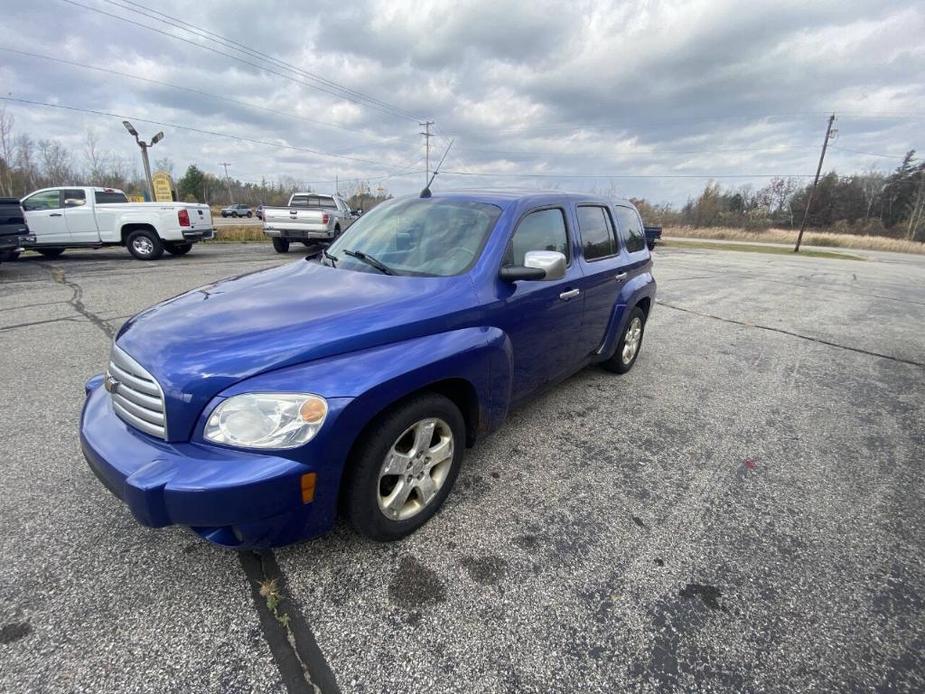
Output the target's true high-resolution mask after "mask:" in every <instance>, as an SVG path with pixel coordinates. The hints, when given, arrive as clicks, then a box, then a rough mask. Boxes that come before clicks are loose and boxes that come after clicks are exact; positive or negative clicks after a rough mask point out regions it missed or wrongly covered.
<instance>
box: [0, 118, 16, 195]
mask: <svg viewBox="0 0 925 694" xmlns="http://www.w3.org/2000/svg"><path fill="white" fill-rule="evenodd" d="M13 122H14V118H13V114H12V113H7V111H6V106H3V107H0V184H2V186H3V194H4V195H13V164H14V162H13V159H14V158H15V155H16V149H15V145H14V142H13Z"/></svg>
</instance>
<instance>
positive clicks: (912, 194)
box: [634, 150, 925, 241]
mask: <svg viewBox="0 0 925 694" xmlns="http://www.w3.org/2000/svg"><path fill="white" fill-rule="evenodd" d="M811 188H812V182H811V181H810V182H805V181H803V180H800V179H795V178H774V179H771V181H770V182H769V183H768V184H767V185H766V186H764V187H763V188H759V189H757V190H756V189H754V188H752V187H751V186H748V185H746V186H740V187H738V188H724V187H722V186H720V185H719V184H717V183H716V182H714V181H711V182H709V183H707V185H706V186H705V187H704V189H703V192H702V193H700V195H698V196H697V197H696V198H692V199H690V200H688V201H687V203H686V204H685V205H684V206H683V207H681V208H680V209H675V208H673V207H671V206H670V205H653V204H651V203H649V202H648V201H646V200H634V202H635V203H636V205H637V206H638V207H639V208H640V211H641V212H642V214H643V218H645V219H646V220H647V221H649V220H651V221H652V222H655V223H660V224H666V225H672V224H673V225H689V226H699V227H716V226H723V227H744V228H747V229H767V228H770V227H783V228H794V227H799V226H800V224H801V222H802V221H803V214H804V211H805V209H806V202H807V199H808V197H809V194H810V190H811ZM807 224H808V226H810V227H814V228H824V229H830V230H833V231H836V232H844V233H855V234H871V235H886V236H895V237H904V238H908V239H913V240H919V241H921V240H925V162H919V161H917V160H916V158H915V151H914V150H912V151H910V152H908V153H907V154H906V156H905V157H904V158H903V161H902V163H900V165H899V166H898V167H896V169H895V170H894V171H893V172H892V173H889V174H885V173H882V172H879V171H875V170H871V171H867V172H864V173H860V174H851V175H848V176H840V175H838V174H837V173H836V172H834V171H830V172H829V173H827V174H825V175H823V176H822V177H821V178H820V179H819V184H818V186H817V187H816V192H815V194H814V196H813V203H812V208H811V210H810V213H809V217H808V219H807Z"/></svg>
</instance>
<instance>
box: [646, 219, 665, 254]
mask: <svg viewBox="0 0 925 694" xmlns="http://www.w3.org/2000/svg"><path fill="white" fill-rule="evenodd" d="M643 230H644V231H645V232H646V245H647V246H648V247H649V250H650V251H654V250H655V244H656V243H658V242H659V241H661V240H662V227H661V226H660V225H659V226H647V227H643Z"/></svg>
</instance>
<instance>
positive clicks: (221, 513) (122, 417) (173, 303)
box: [80, 192, 655, 548]
mask: <svg viewBox="0 0 925 694" xmlns="http://www.w3.org/2000/svg"><path fill="white" fill-rule="evenodd" d="M651 268H652V262H651V256H650V254H649V250H648V249H647V248H646V240H645V235H644V233H643V229H642V221H641V219H640V217H639V214H638V213H637V212H636V210H635V208H633V206H632V205H631V204H630V203H619V204H616V205H614V204H611V203H609V202H606V201H604V200H603V199H601V198H597V197H594V196H589V195H578V194H560V193H543V194H514V193H493V192H465V193H456V194H454V193H435V194H434V195H433V197H431V198H417V197H405V198H399V199H395V200H390V201H388V202H385V203H383V204H381V205H379V206H378V207H376V208H375V209H374V210H372V211H370V212H368V213H367V214H365V215H363V217H362V218H361V219H359V220H358V221H357V222H356V224H354V225H353V227H351V228H350V229H349V230H348V231H347V232H345V233H344V234H343V235H342V236H341V237H340V238H339V239H337V240H336V241H335V242H334V243H333V244H332V245H331V246H330V248H328V249H327V250H326V251H325V252H324V253H322V254H321V255H320V256H318V257H317V258H315V259H306V260H303V261H299V262H295V263H290V264H287V265H283V266H281V267H276V268H273V269H270V270H265V271H262V272H257V273H250V274H246V275H242V276H239V277H236V278H231V279H228V280H223V281H220V282H217V283H215V284H211V285H207V286H205V287H202V288H201V289H197V290H195V291H191V292H188V293H186V294H183V295H181V296H178V297H176V298H173V299H170V300H168V301H165V302H163V303H161V304H159V305H157V306H156V307H154V308H152V309H149V310H147V311H143V312H142V313H140V314H138V315H137V316H135V317H134V318H132V319H131V320H129V321H128V322H127V323H125V324H124V326H123V327H122V329H121V330H120V331H119V334H118V335H117V337H116V340H115V343H114V344H113V347H112V353H111V358H110V362H109V367H108V369H107V370H106V373H105V375H99V376H95V377H93V378H92V379H90V380H89V381H88V382H87V385H86V394H87V398H86V401H85V404H84V408H83V413H82V416H81V424H80V439H81V445H82V447H83V452H84V455H85V456H86V459H87V461H88V463H89V465H90V467H91V468H92V469H93V470H94V472H95V473H96V474H97V475H98V476H99V478H100V480H101V481H102V482H103V484H104V485H105V486H106V487H108V488H109V489H110V490H111V491H112V492H113V493H114V494H115V495H116V496H118V497H119V498H120V499H122V500H123V501H124V502H125V503H126V505H128V507H129V508H130V509H131V510H132V512H133V514H134V515H135V517H136V518H137V519H138V520H139V521H140V522H141V523H143V524H145V525H148V526H152V527H161V526H166V525H170V524H179V525H184V526H188V527H189V528H191V529H192V530H193V531H194V532H195V533H197V534H198V535H200V536H201V537H203V538H205V539H207V540H210V541H212V542H214V543H217V544H220V545H224V546H228V547H236V548H245V547H267V546H275V545H281V544H286V543H289V542H294V541H297V540H301V539H305V538H309V537H313V536H315V535H318V534H319V533H322V532H324V531H326V530H328V529H329V528H331V526H332V524H333V522H334V519H335V516H336V515H337V513H338V508H342V509H343V512H344V513H345V514H346V517H347V518H348V519H349V520H350V522H351V523H352V524H353V526H354V527H355V528H356V529H357V530H358V531H359V532H360V533H362V534H364V535H366V536H368V537H370V538H373V539H376V540H395V539H398V538H401V537H403V536H405V535H407V534H408V533H410V532H412V531H413V530H415V529H416V528H418V527H420V526H421V525H422V524H423V523H424V522H425V521H427V519H428V518H430V517H431V516H432V515H433V514H434V513H435V512H436V511H437V510H438V509H439V508H440V506H441V504H443V502H444V500H445V499H446V497H447V495H448V494H449V493H450V489H451V488H452V486H453V481H454V480H455V479H456V475H457V474H458V472H459V468H460V465H461V464H462V460H463V454H464V451H465V448H466V447H467V446H471V445H472V444H473V442H474V441H475V440H476V439H477V438H479V437H481V436H484V435H485V434H487V433H489V432H491V431H493V430H495V429H497V428H498V427H499V426H501V424H502V423H503V421H504V419H505V417H506V415H507V413H508V412H509V411H510V409H511V406H512V405H513V404H514V403H517V402H521V401H523V400H525V399H527V398H530V397H531V396H533V395H534V394H535V393H536V392H537V391H538V390H539V389H541V388H544V387H546V386H549V385H550V384H553V383H556V382H558V381H560V380H562V379H563V378H565V377H567V376H568V375H569V374H571V373H574V372H575V371H577V370H579V369H581V368H582V367H584V366H586V365H588V364H592V363H600V364H602V365H603V366H604V367H605V368H607V369H609V370H611V371H614V372H616V373H626V372H627V371H629V370H630V369H631V368H632V367H633V365H634V364H635V363H636V360H637V358H638V356H639V350H640V347H641V345H642V340H643V332H644V330H645V325H646V320H647V318H648V317H649V315H650V312H651V310H652V308H653V307H654V302H655V280H654V279H653V277H652V273H651ZM576 421H577V420H576ZM563 464H565V463H563ZM578 474H581V473H580V471H579V472H578Z"/></svg>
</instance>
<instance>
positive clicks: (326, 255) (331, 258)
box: [321, 248, 340, 267]
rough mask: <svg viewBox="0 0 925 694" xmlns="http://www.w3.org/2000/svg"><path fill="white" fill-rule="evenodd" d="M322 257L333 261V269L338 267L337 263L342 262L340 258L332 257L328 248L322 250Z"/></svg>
mask: <svg viewBox="0 0 925 694" xmlns="http://www.w3.org/2000/svg"><path fill="white" fill-rule="evenodd" d="M321 255H323V256H324V257H325V258H327V259H328V260H330V261H331V267H337V261H338V260H340V258H338V257H337V256H336V255H332V254H331V253H328V249H327V248H322V249H321Z"/></svg>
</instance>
